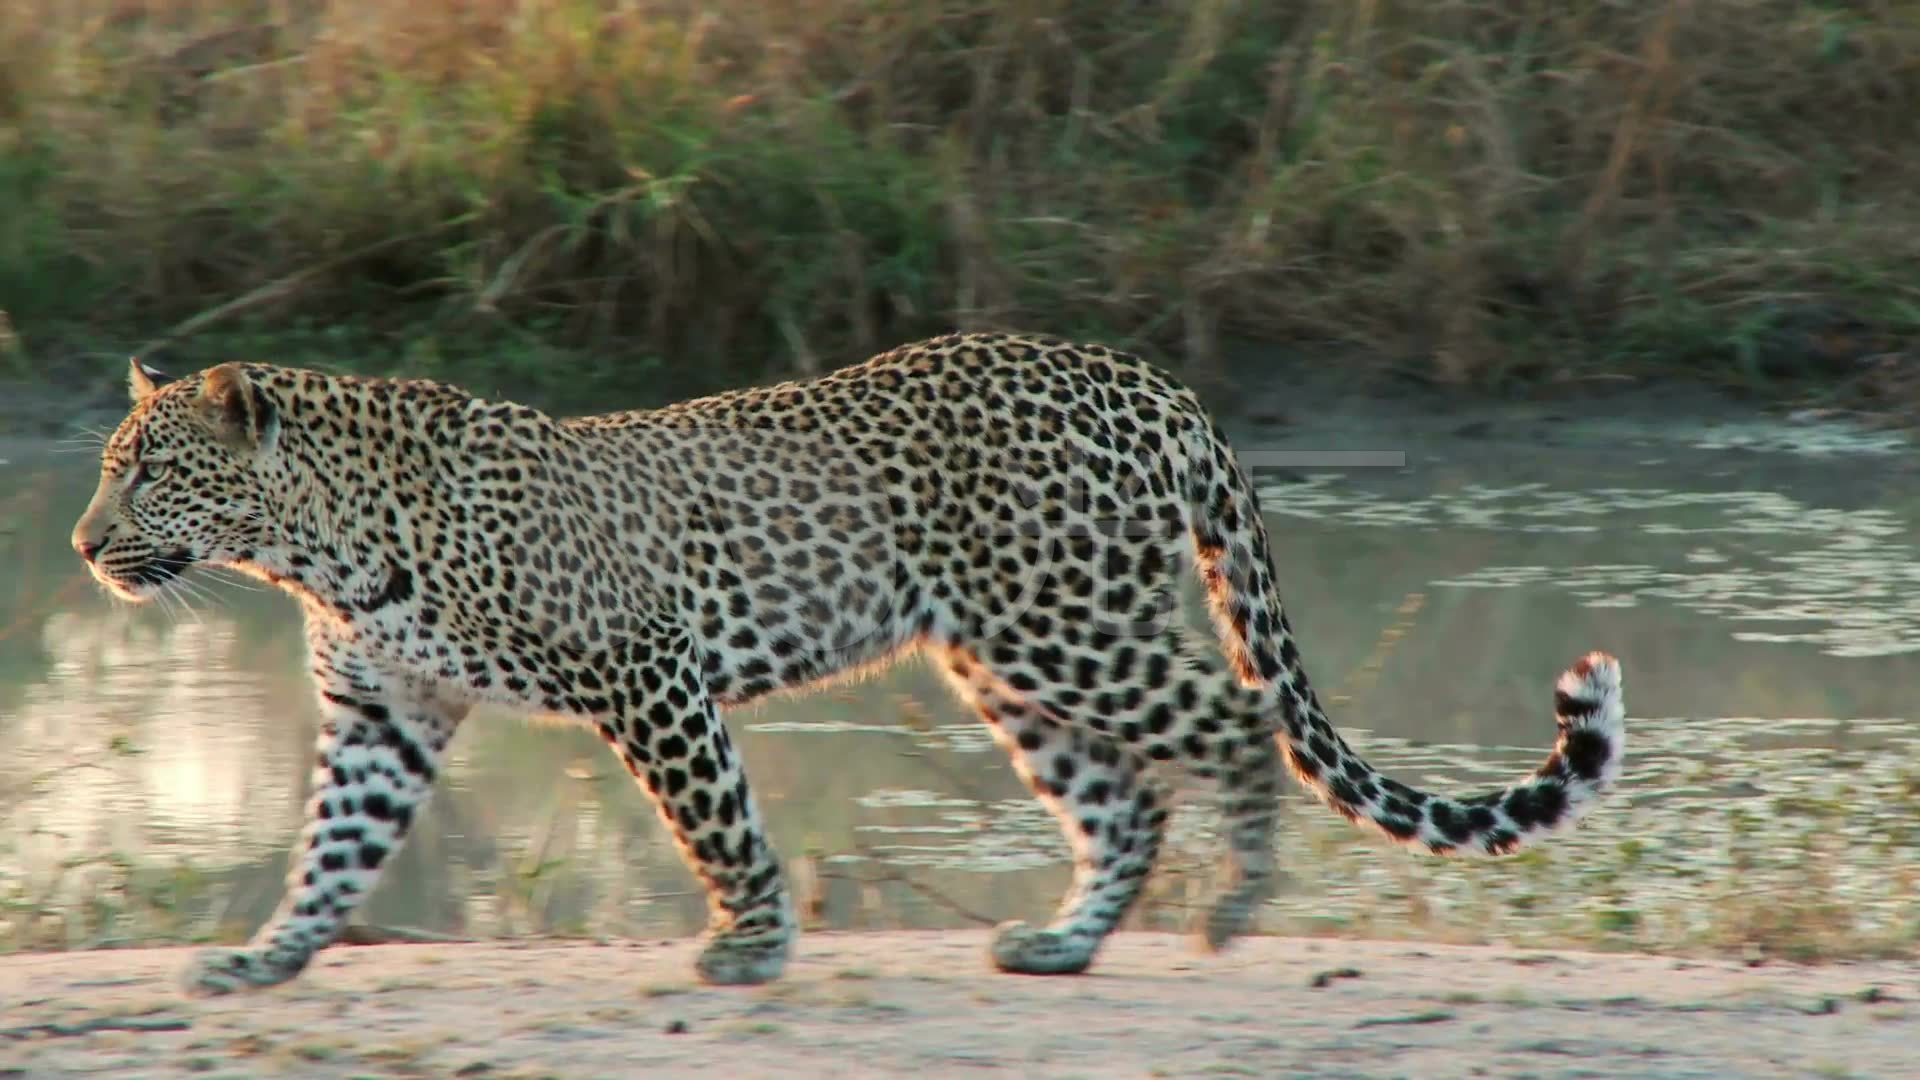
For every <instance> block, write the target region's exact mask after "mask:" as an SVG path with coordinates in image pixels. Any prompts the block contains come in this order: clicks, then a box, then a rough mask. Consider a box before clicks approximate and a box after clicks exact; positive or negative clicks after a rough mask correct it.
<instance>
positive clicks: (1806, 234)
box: [0, 0, 1920, 400]
mask: <svg viewBox="0 0 1920 1080" xmlns="http://www.w3.org/2000/svg"><path fill="white" fill-rule="evenodd" d="M1872 10H1873V12H1874V14H1872V15H1869V14H1867V13H1866V10H1865V9H1862V8H1860V7H1859V6H1858V5H1852V4H1844V3H1838V2H1832V3H1817V2H1810V0H1753V2H1748V3H1742V4H1738V5H1730V4H1726V3H1706V4H1683V3H1672V4H1666V3H1645V4H1642V3H1584V4H1554V3H1546V2H1543V0H1436V2H1433V3H1426V4H1392V5H1386V4H1378V3H1351V2H1348V0H1299V2H1294V3H1285V4H1256V3H1247V2H1244V0H1196V2H1194V3H1191V4H1181V5H1174V4H1148V3H1133V2H1119V3H1115V2H1112V0H1105V2H1099V3H1094V2H1090V0H1037V2H1024V0H1023V2H1021V3H1014V2H1011V0H906V2H903V3H898V4H877V3H872V2H870V0H785V2H781V3H773V4H768V3H763V2H761V0H706V2H701V3H694V2H691V0H629V2H625V3H620V4H615V3H612V2H610V0H538V2H529V3H523V4H492V3H485V4H453V3H450V2H446V0H440V2H434V0H427V2H425V3H414V4H405V5H377V4H364V3H351V4H350V3H344V2H334V3H328V2H324V0H254V2H251V3H234V4H219V5H214V4H181V3H161V2H158V0H148V2H144V3H143V2H138V0H134V2H126V0H115V2H112V3H108V2H105V0H18V2H16V3H13V4H10V5H8V6H7V12H6V13H5V14H0V204H4V205H6V206H7V207H8V208H9V212H8V213H7V214H5V215H0V309H4V310H5V311H6V312H7V313H8V315H9V316H10V321H11V324H12V326H13V329H14V332H15V333H16V334H17V335H18V341H19V343H20V347H18V348H15V349H11V350H0V369H8V370H11V372H12V374H13V375H15V376H19V375H23V374H25V375H44V376H52V377H55V378H74V379H77V378H88V379H91V378H94V377H95V376H96V375H97V374H98V373H99V372H101V371H103V370H104V369H106V368H108V367H117V366H118V365H119V364H121V363H124V355H125V353H126V352H127V351H129V350H131V349H134V348H146V349H148V350H149V352H153V353H155V355H156V358H157V359H159V360H160V361H161V362H162V363H163V365H164V364H166V363H173V364H175V365H177V366H191V365H197V364H199V363H202V362H210V361H212V360H214V359H217V358H224V357H228V356H232V355H235V354H244V355H250V356H256V357H262V358H266V359H273V360H282V361H288V362H299V363H313V364H325V365H327V366H330V367H335V368H346V369H358V370H389V369H404V370H408V371H413V372H421V373H429V374H438V375H444V376H451V377H457V378H459V379H461V380H463V381H467V382H472V383H477V384H482V385H498V386H499V387H501V388H503V389H512V390H516V391H526V392H534V393H540V394H545V395H550V396H551V395H559V396H561V397H577V398H579V399H580V400H591V399H593V398H595V397H596V396H597V395H600V394H603V393H605V392H607V391H608V390H612V389H628V388H638V387H648V388H654V389H660V388H669V389H673V388H678V387H679V385H680V384H682V383H684V384H685V385H686V386H687V387H688V388H694V387H698V386H701V385H711V384H722V383H729V382H738V381H744V380H751V379H760V378H765V377H770V376H773V375H780V374H787V373H791V372H795V371H800V372H805V371H809V370H815V369H819V368H825V367H832V366H835V365H837V364H838V363H840V362H843V361H845V360H848V359H851V358H854V357H856V356H859V355H863V354H865V353H867V352H870V351H873V350H876V349H879V348H882V347H885V346H887V345H890V344H893V343H896V342H899V341H902V340H906V339H909V338H911V337H915V336H919V335H923V334H927V333H931V332H937V331H944V330H947V329H950V328H953V327H974V326H986V325H999V326H1007V325H1015V326H1023V327H1028V328H1034V329H1041V330H1046V331H1050V332H1056V333H1062V334H1071V335H1093V336H1099V337H1102V338H1105V339H1107V340H1111V341H1116V342H1120V343H1123V344H1131V345H1134V346H1136V347H1139V348H1142V349H1145V350H1147V351H1148V352H1150V353H1153V354H1154V355H1156V356H1158V357H1161V358H1163V359H1166V360H1168V361H1169V362H1171V363H1174V364H1176V365H1179V366H1184V367H1185V368H1186V369H1187V370H1188V372H1189V373H1190V374H1192V375H1195V377H1197V378H1207V377H1214V376H1218V375H1219V374H1220V368H1219V365H1220V364H1221V361H1222V357H1223V356H1224V355H1227V354H1229V353H1231V352H1233V351H1235V350H1236V348H1237V347H1239V346H1244V345H1254V346H1260V347H1263V348H1271V347H1275V346H1282V347H1285V349H1286V350H1287V351H1289V352H1290V354H1292V355H1310V356H1325V357H1329V358H1339V359H1337V360H1335V359H1329V360H1328V362H1329V363H1342V364H1356V365H1361V366H1364V367H1366V368H1368V369H1390V370H1394V371H1399V372H1411V373H1413V374H1416V375H1420V376H1423V377H1428V378H1432V379H1436V380H1441V381H1449V382H1457V383H1468V384H1475V385H1496V386H1497V385H1500V384H1505V383H1510V382H1514V381H1519V380H1532V379H1538V378H1543V377H1546V378H1567V377H1583V376H1590V375H1613V374H1619V373H1625V374H1640V373H1644V372H1667V371H1673V370H1676V369H1684V370H1689V371H1694V372H1698V373H1701V374H1704V375H1706V376H1708V377H1711V378H1716V379H1721V380H1725V381H1732V382H1738V383H1743V384H1750V383H1753V382H1755V381H1756V380H1766V379H1769V378H1774V377H1777V376H1778V375H1780V374H1782V373H1794V372H1805V371H1806V370H1808V369H1813V370H1815V371H1821V370H1837V369H1850V368H1849V365H1850V364H1852V362H1854V361H1857V360H1858V359H1860V358H1861V357H1866V356H1872V355H1876V354H1880V353H1885V352H1889V351H1893V350H1895V349H1896V348H1898V347H1899V345H1900V343H1901V342H1902V341H1903V340H1905V339H1906V338H1907V337H1908V336H1909V335H1911V334H1912V333H1913V332H1914V331H1915V330H1916V329H1920V275H1915V274H1914V273H1913V272H1912V270H1911V267H1912V266H1914V265H1920V156H1916V155H1915V154H1914V152H1913V150H1912V147H1913V146H1914V145H1915V136H1916V135H1920V4H1915V3H1912V2H1908V0H1895V2H1892V3H1887V4H1881V5H1876V6H1874V8H1873V9H1872ZM4 373H5V371H0V374H4Z"/></svg>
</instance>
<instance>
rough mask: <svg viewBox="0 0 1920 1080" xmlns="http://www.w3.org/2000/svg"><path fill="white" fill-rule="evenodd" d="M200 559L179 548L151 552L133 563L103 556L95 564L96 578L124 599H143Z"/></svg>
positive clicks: (163, 586) (137, 600) (136, 600)
mask: <svg viewBox="0 0 1920 1080" xmlns="http://www.w3.org/2000/svg"><path fill="white" fill-rule="evenodd" d="M196 561H197V560H195V559H194V557H193V553H192V552H190V551H188V550H186V549H185V548H175V549H174V550H172V551H167V552H160V553H157V554H154V555H150V556H148V557H147V558H146V559H143V560H141V561H140V562H137V563H133V564H131V565H116V566H109V565H107V560H101V561H100V562H96V563H93V564H92V566H93V576H94V579H95V580H96V581H98V582H100V584H102V585H105V586H106V587H107V588H109V589H111V590H112V591H113V592H114V594H115V595H117V596H119V597H121V598H122V599H126V600H132V601H135V602H139V601H143V600H147V599H149V598H151V597H152V596H153V595H154V594H155V593H157V592H159V591H160V590H161V589H163V588H165V587H166V586H167V584H168V583H169V582H171V581H173V580H174V579H175V578H177V577H179V576H180V575H181V573H183V572H184V571H185V570H186V569H187V568H188V567H190V566H192V565H193V564H194V563H195V562H196Z"/></svg>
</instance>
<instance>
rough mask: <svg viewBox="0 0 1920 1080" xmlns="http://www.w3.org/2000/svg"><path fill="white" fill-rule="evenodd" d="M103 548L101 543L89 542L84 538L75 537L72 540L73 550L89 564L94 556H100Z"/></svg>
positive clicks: (96, 541)
mask: <svg viewBox="0 0 1920 1080" xmlns="http://www.w3.org/2000/svg"><path fill="white" fill-rule="evenodd" d="M104 546H105V544H104V543H102V542H101V541H99V540H89V539H87V538H86V537H84V536H75V537H74V538H73V550H75V551H77V552H79V553H80V557H81V558H82V559H85V560H86V561H87V562H89V563H91V562H92V561H93V557H94V556H95V555H98V554H100V549H101V548H102V547H104Z"/></svg>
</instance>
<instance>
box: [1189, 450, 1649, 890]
mask: <svg viewBox="0 0 1920 1080" xmlns="http://www.w3.org/2000/svg"><path fill="white" fill-rule="evenodd" d="M1196 419H1198V420H1199V426H1198V427H1197V430H1196V437H1195V438H1194V439H1192V440H1191V442H1190V447H1191V449H1190V451H1189V454H1188V459H1187V476H1186V492H1187V505H1188V514H1189V521H1188V525H1189V527H1190V529H1191V532H1192V539H1193V543H1194V547H1195V551H1196V553H1197V557H1198V564H1199V568H1200V571H1201V574H1202V577H1203V579H1204V581H1205V582H1206V585H1207V593H1208V597H1209V601H1210V604H1209V606H1210V608H1211V611H1212V614H1213V619H1214V625H1215V627H1216V628H1217V629H1218V631H1219V634H1220V637H1221V642H1222V645H1223V646H1224V648H1225V650H1226V653H1227V656H1228V658H1229V660H1230V661H1231V662H1232V664H1233V666H1234V668H1235V670H1236V672H1237V673H1238V675H1239V677H1240V679H1241V681H1243V682H1245V683H1247V684H1249V685H1253V686H1260V687H1263V688H1266V689H1268V690H1269V691H1270V692H1271V693H1272V694H1273V695H1274V698H1275V708H1276V710H1277V711H1278V712H1279V713H1280V716H1281V724H1280V727H1279V729H1278V731H1277V733H1276V736H1275V737H1276V739H1277V740H1278V742H1279V744H1280V747H1281V750H1282V752H1283V755H1284V757H1285V759H1286V761H1287V765H1288V767H1289V768H1290V769H1291V771H1292V772H1293V774H1294V776H1295V777H1297V778H1298V779H1299V780H1300V782H1301V783H1302V784H1304V785H1306V787H1307V788H1308V789H1309V790H1311V791H1312V792H1313V793H1314V794H1315V795H1317V796H1319V798H1320V799H1321V801H1323V802H1325V803H1326V804H1327V805H1328V806H1330V807H1332V808H1333V809H1334V810H1335V811H1337V812H1338V813H1340V814H1341V815H1343V816H1345V817H1347V818H1348V819H1350V820H1352V821H1355V822H1359V823H1361V824H1365V825H1371V826H1372V827H1374V828H1375V829H1378V830H1379V831H1380V832H1381V833H1383V834H1384V835H1386V836H1387V837H1389V838H1390V839H1392V840H1394V841H1397V842H1399V843H1401V844H1405V845H1407V846H1408V847H1414V848H1419V849H1421V850H1423V851H1429V852H1433V853H1435V854H1454V853H1461V854H1467V853H1474V854H1489V855H1504V854H1508V853H1511V852H1514V851H1517V850H1519V849H1520V848H1521V847H1523V846H1525V845H1526V844H1528V843H1530V842H1532V841H1534V840H1536V839H1538V838H1540V837H1543V836H1545V835H1546V834H1548V833H1550V832H1553V831H1554V830H1556V829H1559V828H1561V827H1563V826H1566V825H1569V824H1571V823H1573V822H1575V821H1577V820H1578V819H1579V818H1580V817H1581V816H1582V815H1584V814H1585V813H1586V812H1587V811H1588V810H1590V809H1592V807H1593V806H1594V804H1595V803H1596V802H1597V801H1598V800H1599V798H1600V796H1601V795H1602V794H1604V793H1605V792H1606V791H1607V790H1608V789H1609V788H1611V787H1612V786H1613V785H1614V783H1615V782H1616V781H1617V780H1618V779H1619V777H1620V766H1621V759H1622V757H1623V756H1624V754H1625V749H1626V707H1625V705H1624V704H1623V702H1622V698H1621V691H1620V664H1619V662H1618V661H1617V660H1615V659H1614V658H1613V657H1611V656H1609V655H1607V654H1605V653H1600V652H1593V653H1588V654H1587V655H1586V656H1585V657H1583V658H1582V659H1581V660H1580V661H1579V662H1578V663H1576V664H1574V665H1573V666H1572V667H1571V668H1568V669H1567V670H1566V671H1565V672H1563V673H1562V674H1561V675H1560V678H1559V681H1558V683H1557V684H1556V686H1555V688H1554V697H1553V703H1554V715H1555V719H1556V721H1557V722H1558V724H1559V739H1558V740H1557V741H1556V742H1555V744H1554V748H1553V752H1552V753H1550V754H1549V755H1547V759H1546V761H1545V762H1544V763H1542V764H1541V765H1540V767H1539V768H1537V769H1535V770H1534V771H1533V772H1532V773H1531V774H1530V775H1528V776H1526V777H1525V778H1523V779H1521V780H1520V781H1519V782H1517V783H1515V784H1513V785H1512V786H1510V787H1507V788H1505V789H1502V790H1499V791H1490V792H1486V793H1483V794H1478V795H1473V796H1468V797H1464V798H1458V797H1448V796H1442V795H1435V794H1430V793H1428V792H1424V791H1419V790H1416V789H1414V788H1411V787H1408V786H1407V785H1405V784H1402V783H1400V782H1398V781H1395V780H1392V779H1389V778H1387V777H1385V776H1382V775H1381V774H1380V773H1379V772H1378V771H1377V770H1376V769H1374V767H1373V766H1371V765H1369V764H1367V762H1366V761H1365V760H1364V759H1363V758H1361V757H1360V755H1359V754H1357V753H1355V752H1354V750H1353V749H1352V748H1351V747H1349V746H1348V745H1347V743H1346V741H1345V740H1344V739H1342V738H1341V737H1340V733H1339V732H1338V731H1336V730H1335V729H1334V727H1333V725H1332V724H1331V723H1329V722H1328V720H1327V716H1326V713H1325V712H1324V711H1323V710H1322V709H1321V707H1320V703H1319V701H1318V699H1316V698H1315V696H1314V692H1313V689H1312V687H1311V686H1310V685H1309V684H1308V682H1307V676H1306V672H1305V670H1304V669H1302V667H1301V665H1300V654H1299V651H1298V649H1296V648H1295V646H1294V642H1293V633H1292V630H1291V628H1290V627H1289V626H1288V624H1287V619H1286V616H1285V615H1284V614H1283V612H1282V610H1281V605H1280V596H1279V592H1278V590H1277V588H1276V586H1275V584H1274V576H1273V561H1272V554H1271V549H1270V547H1269V545H1268V540H1267V529H1266V525H1265V523H1264V522H1263V521H1262V519H1261V516H1260V508H1259V502H1258V500H1257V498H1256V496H1255V493H1254V488H1253V484H1252V482H1251V480H1250V479H1249V477H1248V475H1247V473H1246V471H1245V470H1244V469H1243V468H1242V467H1241V465H1240V463H1239V462H1238V460H1237V459H1236V458H1235V456H1234V454H1233V451H1232V450H1231V449H1230V448H1229V447H1228V446H1227V443H1226V440H1225V438H1224V437H1223V436H1222V434H1221V432H1220V431H1219V429H1218V428H1217V427H1215V426H1214V425H1213V424H1212V423H1211V422H1210V421H1207V420H1205V419H1204V418H1196Z"/></svg>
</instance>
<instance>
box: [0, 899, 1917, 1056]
mask: <svg viewBox="0 0 1920 1080" xmlns="http://www.w3.org/2000/svg"><path fill="white" fill-rule="evenodd" d="M985 944H986V934H985V933H984V932H926V933H917V932H897V933H858V934H836V933H814V934H809V935H807V936H806V937H805V938H803V939H802V943H801V947H800V950H799V952H798V954H797V956H796V959H795V961H794V963H793V965H792V967H791V968H790V969H789V972H788V975H787V977H786V978H785V979H784V980H782V981H781V982H779V983H775V984H772V985H770V986H764V987H753V988H730V989H715V988H708V987H702V986H697V985H695V984H694V983H693V981H692V979H691V977H690V974H689V970H690V969H689V967H688V964H689V962H690V960H691V959H692V956H693V951H694V944H693V943H692V942H691V941H675V942H617V943H607V944H595V943H552V942H538V943H472V944H469V943H461V944H430V945H377V946H364V947H336V948H334V949H330V950H328V951H327V952H326V953H324V954H323V955H322V957H321V958H320V959H319V960H318V961H316V963H315V964H314V966H313V967H312V968H310V969H309V970H308V971H307V973H306V974H305V975H304V976H303V977H302V978H301V979H299V980H298V981H296V982H294V983H293V984H290V985H288V986H285V987H280V988H276V989H273V990H269V991H265V992H261V993H256V994H252V995H244V996H237V997H227V998H217V999H209V1000H203V1001H193V1000H188V999H185V998H182V997H181V996H179V995H178V994H177V993H175V991H174V988H173V984H172V981H171V980H172V975H173V973H174V971H175V970H177V969H178V967H179V966H180V965H181V963H182V962H183V961H184V960H185V959H186V957H187V951H186V950H181V949H124V950H112V951H97V952H74V953H42V954H26V955H16V956H12V957H7V958H4V959H0V1029H3V1030H0V1076H29V1077H42V1076H45V1077H56V1076H79V1075H83V1074H86V1075H95V1076H98V1075H114V1076H118V1075H130V1076H131V1075H138V1076H176V1075H199V1076H221V1075H228V1076H238V1075H245V1076H258V1075H293V1076H316V1077H333V1076H338V1077H352V1076H486V1077H510V1076H528V1077H530V1076H559V1077H576V1076H579V1077H588V1076H593V1077H617V1076H639V1075H645V1076H706V1077H710V1078H716V1080H717V1078H721V1077H749V1076H831V1077H835V1078H846V1077H868V1076H873V1077H879V1076H906V1075H919V1076H927V1077H933V1076H976V1075H978V1076H989V1075H1008V1076H1032V1077H1072V1076H1088V1077H1091V1076H1120V1077H1125V1076H1338V1077H1374V1076H1380V1077H1386V1076H1407V1077H1420V1078H1427V1077H1453V1076H1523V1075H1525V1076H1537V1077H1562V1076H1565V1077H1572V1076H1583V1077H1591V1076H1632V1077H1682V1076H1687V1077H1694V1076H1698V1077H1735V1076H1886V1077H1893V1076H1920V963H1916V962H1912V961H1898V962H1875V963H1860V964H1826V965H1820V966H1810V967H1801V966H1791V965H1783V964H1766V965H1759V966H1751V965H1747V964H1742V963H1738V962H1733V961H1701V960H1685V959H1676V958H1672V957H1659V956H1645V955H1622V954H1596V953H1584V952H1575V951H1564V952H1539V951H1521V950H1510V949H1501V948H1483V947H1461V946H1444V945H1427V944H1415V943H1401V942H1364V941H1335V940H1311V941H1310V940H1300V939H1289V938H1249V939H1243V940H1242V941H1240V942H1238V943H1237V944H1236V947H1235V948H1234V949H1233V950H1232V951H1231V952H1228V953H1226V954H1223V955H1219V956H1202V955H1197V954H1196V953H1194V952H1193V951H1192V949H1191V947H1190V945H1189V943H1188V941H1187V940H1186V939H1183V938H1180V937H1176V936H1170V935H1160V934H1145V933H1130V934H1121V935H1118V936H1117V937H1115V938H1114V939H1113V941H1112V942H1111V943H1110V944H1109V946H1108V948H1107V950H1106V952H1105V953H1103V954H1102V956H1101V958H1100V962H1099V964H1098V966H1097V967H1096V969H1095V971H1094V972H1093V973H1090V974H1088V975H1084V976H1080V977H1069V978H1033V977H1022V976H1013V975H1001V974H996V973H993V972H991V971H990V970H989V969H988V968H987V966H986V964H985V962H984V958H983V957H984V950H985ZM115 1024H119V1025H126V1026H128V1027H131V1028H134V1029H135V1030H114V1029H113V1028H112V1027H111V1026H110V1025H115Z"/></svg>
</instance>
